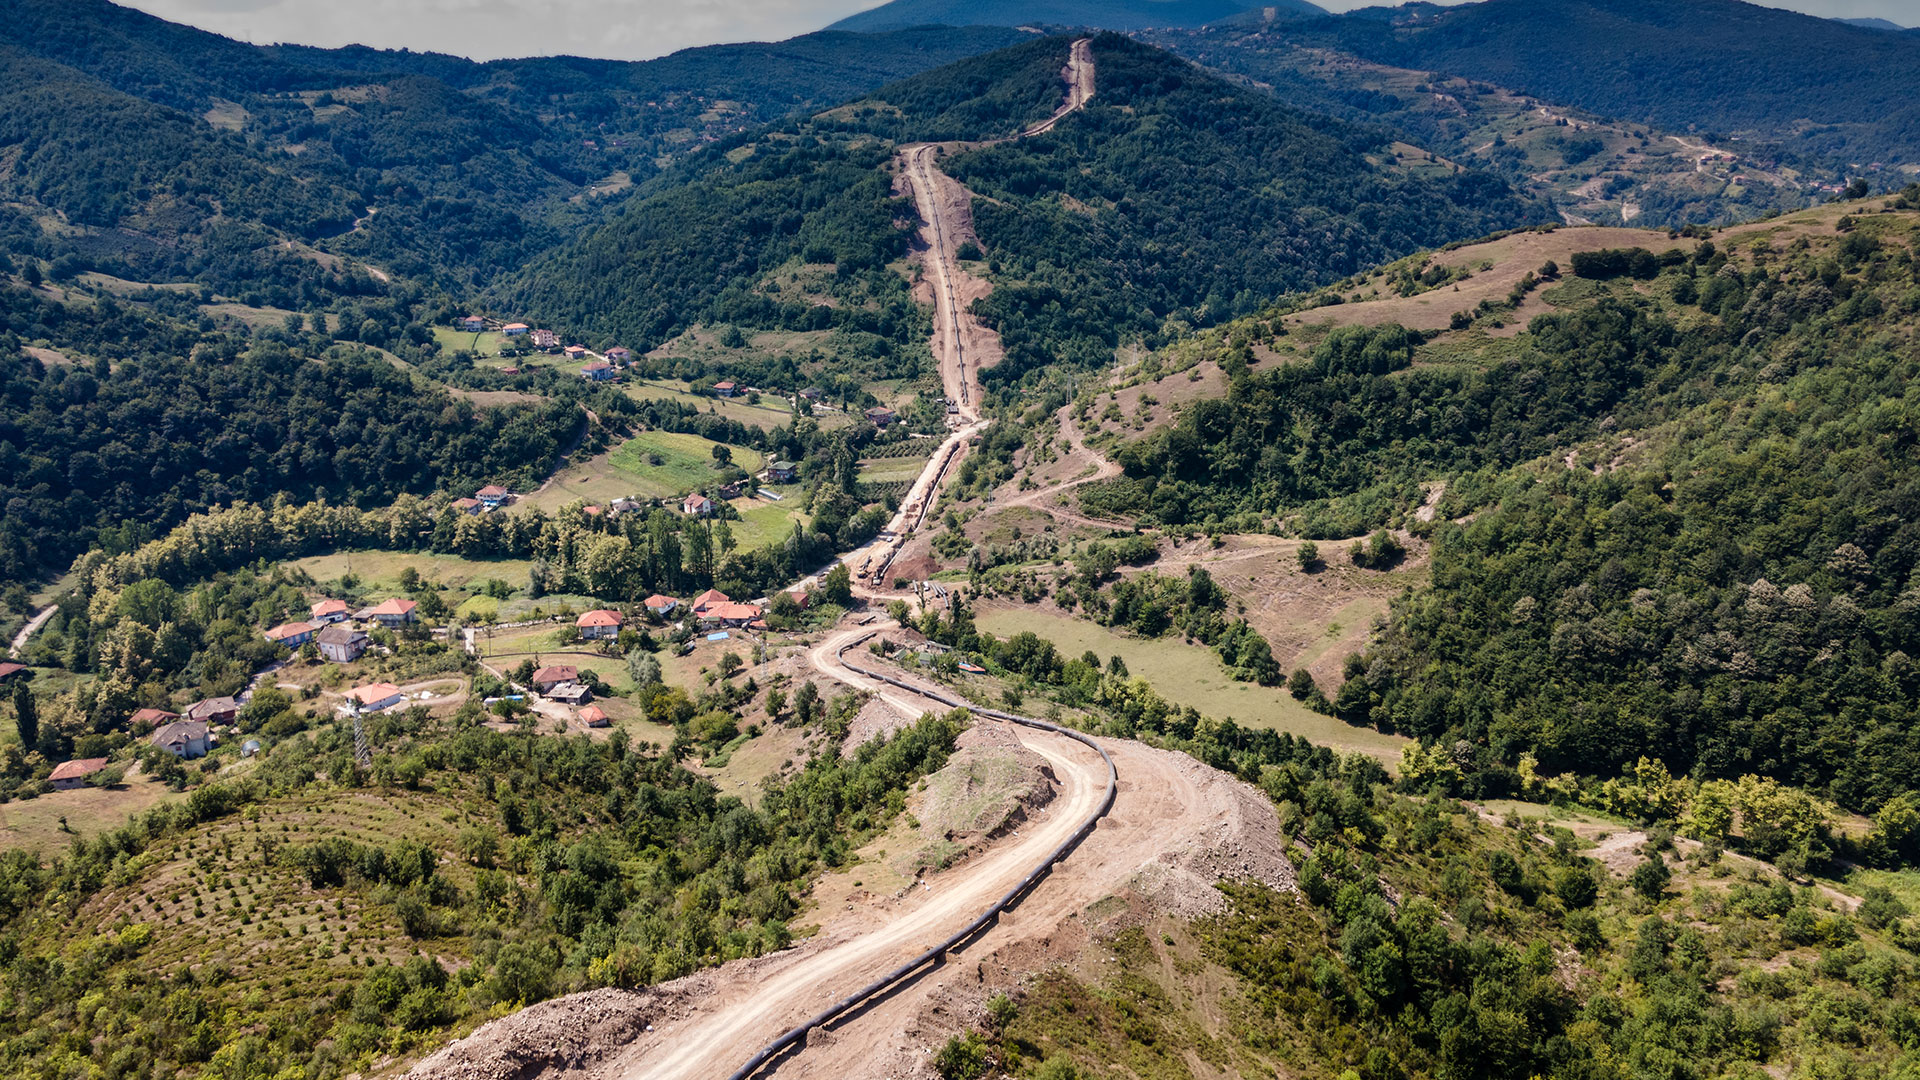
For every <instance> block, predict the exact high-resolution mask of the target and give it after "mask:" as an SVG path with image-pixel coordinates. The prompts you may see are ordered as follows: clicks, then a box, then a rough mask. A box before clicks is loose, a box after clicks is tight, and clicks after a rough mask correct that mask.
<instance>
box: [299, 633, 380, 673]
mask: <svg viewBox="0 0 1920 1080" xmlns="http://www.w3.org/2000/svg"><path fill="white" fill-rule="evenodd" d="M314 640H315V641H317V642H319V643H320V655H321V656H324V657H326V658H327V659H328V660H331V661H333V662H334V663H336V664H351V663H353V662H354V661H355V660H358V659H360V654H361V653H364V652H366V651H367V646H368V645H370V644H372V643H373V639H372V638H370V637H368V636H367V632H366V631H365V630H355V629H354V628H353V627H351V626H329V627H327V628H326V629H325V630H322V631H320V633H319V634H318V635H316V636H315V638H314Z"/></svg>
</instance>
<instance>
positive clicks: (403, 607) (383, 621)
mask: <svg viewBox="0 0 1920 1080" xmlns="http://www.w3.org/2000/svg"><path fill="white" fill-rule="evenodd" d="M419 606H420V605H418V604H416V603H414V602H413V601H411V600H402V599H401V598H399V597H397V596H396V597H394V598H393V599H391V600H388V601H387V602H386V603H384V604H378V605H375V606H374V607H371V608H368V609H367V615H368V617H369V618H371V619H373V620H374V621H375V622H377V623H379V624H380V625H381V626H385V627H389V628H391V627H396V626H405V625H407V624H408V623H410V622H412V621H413V609H414V608H416V607H419Z"/></svg>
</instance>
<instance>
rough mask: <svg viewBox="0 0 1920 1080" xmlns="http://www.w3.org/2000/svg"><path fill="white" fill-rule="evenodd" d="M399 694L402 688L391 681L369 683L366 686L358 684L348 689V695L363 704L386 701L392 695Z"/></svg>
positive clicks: (396, 695)
mask: <svg viewBox="0 0 1920 1080" xmlns="http://www.w3.org/2000/svg"><path fill="white" fill-rule="evenodd" d="M399 694H400V688H399V687H397V686H395V685H393V684H392V683H390V682H377V683H368V684H367V685H365V686H356V687H354V688H353V689H351V690H349V691H347V696H348V697H350V698H352V699H353V700H355V701H357V702H359V703H360V704H362V705H371V704H373V703H374V702H376V701H385V700H387V699H388V698H390V697H398V696H399Z"/></svg>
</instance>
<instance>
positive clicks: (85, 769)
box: [47, 757, 107, 791]
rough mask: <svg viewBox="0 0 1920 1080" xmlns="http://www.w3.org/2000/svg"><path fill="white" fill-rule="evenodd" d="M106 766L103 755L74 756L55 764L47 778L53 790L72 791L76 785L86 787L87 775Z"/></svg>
mask: <svg viewBox="0 0 1920 1080" xmlns="http://www.w3.org/2000/svg"><path fill="white" fill-rule="evenodd" d="M106 767H107V759H106V758H103V757H89V758H74V759H73V760H72V761H63V762H61V763H60V764H58V765H55V766H54V767H53V773H52V775H50V776H48V777H47V779H48V780H51V781H52V782H53V790H55V791H72V790H73V789H74V788H77V787H86V786H87V777H89V776H92V775H93V774H94V773H97V772H99V771H101V770H102V769H105V768H106Z"/></svg>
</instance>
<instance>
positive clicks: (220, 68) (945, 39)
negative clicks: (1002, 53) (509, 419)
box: [0, 0, 1025, 295]
mask: <svg viewBox="0 0 1920 1080" xmlns="http://www.w3.org/2000/svg"><path fill="white" fill-rule="evenodd" d="M9 15H10V16H11V17H12V18H11V22H10V26H11V28H12V29H13V31H14V32H13V34H12V35H11V36H10V38H9V42H8V45H7V47H6V48H5V50H4V51H0V74H4V75H5V76H6V77H5V78H4V79H3V80H0V81H3V82H4V83H5V85H6V87H7V89H8V93H7V96H6V99H5V106H6V107H5V108H4V109H0V116H3V117H4V120H0V151H7V152H10V154H11V155H12V156H10V157H9V159H8V160H9V161H10V162H11V163H12V164H11V167H10V168H9V169H8V170H6V173H5V177H6V178H5V181H4V187H5V189H6V190H7V191H8V193H9V194H11V195H13V196H15V197H16V198H18V199H21V200H22V201H25V202H26V204H27V206H28V207H29V208H30V210H31V208H36V207H37V208H40V209H42V210H43V211H44V212H50V213H55V214H60V215H64V217H65V218H66V219H68V220H70V221H72V222H73V223H75V224H78V225H83V226H86V229H84V230H82V231H79V232H77V233H73V234H68V233H66V232H65V231H63V230H47V231H45V232H44V233H42V234H35V235H31V237H30V240H31V242H28V243H22V244H17V245H13V250H14V251H15V252H16V253H18V254H28V255H32V256H34V257H36V258H40V259H42V260H47V261H51V260H54V259H56V258H59V257H61V256H68V257H70V258H73V259H77V260H81V261H83V262H84V263H85V264H86V265H87V266H88V267H91V268H94V269H100V270H104V271H107V272H109V273H114V274H117V275H119V276H122V277H128V278H132V279H135V280H143V281H148V280H153V281H178V280H191V281H196V282H199V283H201V284H205V285H209V286H212V287H214V288H217V289H219V290H221V291H222V292H228V293H232V294H236V295H238V294H241V293H244V292H250V291H260V290H262V289H263V288H266V287H268V286H269V284H270V283H271V282H274V281H275V280H277V279H286V278H294V279H298V278H299V277H301V276H302V275H305V276H309V277H312V276H317V277H318V278H319V279H320V282H321V284H322V285H325V284H326V279H327V275H326V274H325V273H324V272H323V271H322V268H321V267H320V266H318V265H316V263H315V262H314V260H312V259H310V258H309V257H307V256H306V255H305V254H303V253H301V252H299V251H283V250H278V249H275V248H273V247H272V242H273V241H274V240H276V239H286V240H292V241H295V242H298V243H306V244H314V245H317V246H319V247H322V248H324V249H325V250H326V251H328V252H331V253H335V254H339V255H346V256H350V257H356V258H360V259H365V260H368V261H371V262H373V263H374V264H376V265H378V266H381V267H384V268H385V270H386V271H387V272H388V273H390V274H393V273H397V274H403V275H406V276H408V277H410V278H413V279H416V280H418V281H422V282H432V283H435V284H437V285H438V286H440V287H442V288H446V289H449V290H455V291H467V290H471V289H474V288H476V287H478V286H481V285H484V284H485V283H487V282H489V281H491V280H492V279H493V278H495V277H496V276H497V275H499V274H500V273H501V272H503V271H507V270H515V269H518V268H519V267H520V266H521V265H523V264H524V263H525V262H527V261H528V260H529V259H532V258H533V257H535V256H536V255H537V254H538V253H540V252H541V251H544V250H546V249H548V248H551V247H553V246H555V245H557V244H559V243H561V242H562V241H563V240H564V239H565V238H566V237H567V236H568V235H569V234H570V233H571V232H573V231H575V230H578V229H580V228H582V227H584V226H586V225H590V224H592V223H593V222H594V221H596V220H598V218H599V216H600V215H601V214H602V213H603V212H604V211H605V209H607V208H609V207H611V206H612V205H614V204H617V203H618V201H619V198H618V197H617V196H618V195H619V193H620V192H622V191H625V190H627V189H628V187H629V186H630V185H631V184H633V183H636V182H643V181H645V180H646V179H648V178H649V177H652V176H653V175H654V174H655V173H657V172H658V171H659V167H660V162H661V161H662V160H671V159H673V158H675V157H677V156H679V155H681V154H684V153H685V152H686V151H687V150H689V149H693V148H697V147H699V146H701V145H703V143H704V142H705V141H707V140H710V139H712V138H716V137H721V136H726V135H731V134H733V133H736V132H739V131H742V130H745V129H747V128H748V127H751V126H754V125H757V124H762V123H766V122H769V121H773V120H777V119H779V118H780V117H782V116H785V115H786V114H788V113H791V112H795V111H800V110H804V109H806V108H809V107H816V106H820V105H826V104H831V103H833V102H836V101H841V100H845V99H846V98H849V97H853V96H856V95H858V94H860V93H862V92H864V91H866V90H869V89H871V88H873V87H875V86H878V85H880V84H882V83H885V82H888V81H890V80H894V79H898V78H900V77H902V76H906V75H911V74H913V73H915V72H919V71H923V70H926V69H927V68H930V67H934V66H937V65H939V64H942V63H946V62H948V61H951V60H954V59H958V58H960V57H963V56H970V55H974V54H976V53H980V52H984V51H988V50H991V49H994V48H998V47H1000V46H1003V45H1006V44H1009V43H1011V42H1013V41H1016V40H1021V39H1022V38H1024V37H1025V35H1021V34H1019V33H1018V32H1016V31H1013V30H1008V29H993V28H983V27H974V28H969V29H953V28H941V27H925V28H921V29H917V30H911V31H901V32H897V33H890V34H883V35H874V36H867V35H859V34H848V33H821V34H813V35H807V36H804V37H801V38H797V39H795V40H793V41H790V42H782V43H779V44H744V45H729V46H715V47H711V48H706V49H692V50H687V51H685V52H682V53H677V54H675V55H673V56H670V57H664V58H661V59H659V60H655V61H647V62H644V63H618V62H612V61H587V60H579V59H568V58H553V59H532V60H516V61H498V62H495V63H491V64H478V63H474V62H471V61H468V60H464V59H461V58H458V57H450V56H441V55H436V54H431V53H412V52H407V51H404V50H402V51H381V50H373V49H365V48H358V47H355V48H349V49H314V48H304V47H298V46H275V47H265V48H263V47H256V46H252V45H248V44H245V43H242V42H236V41H232V40H229V39H226V38H222V37H219V36H217V35H214V34H209V33H205V32H203V31H199V30H194V29H192V28H189V27H185V26H180V25H176V24H172V23H168V22H165V21H163V20H160V19H157V18H155V17H153V16H150V15H146V14H144V13H141V12H138V11H134V10H132V9H129V8H124V7H118V6H115V5H113V4H110V3H107V2H106V0H80V2H72V3H70V2H67V0H29V2H25V3H20V4H16V5H13V6H12V7H10V9H9ZM103 133H107V134H106V137H103ZM610 177H613V178H618V180H617V182H615V183H612V184H611V185H610V186H609V187H608V188H607V189H606V190H607V191H608V192H609V196H610V197H602V198H590V199H584V200H577V201H570V200H573V198H574V197H575V196H578V195H580V194H581V193H582V191H583V190H584V189H585V188H586V187H587V186H588V185H591V184H594V183H595V182H597V181H602V180H605V179H607V178H610ZM216 208H217V209H216ZM21 237H22V239H23V240H27V239H29V234H21ZM333 291H334V292H336V293H337V292H341V291H352V290H347V289H341V288H335V289H334V290H333ZM361 291H364V287H363V288H362V290H361Z"/></svg>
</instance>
